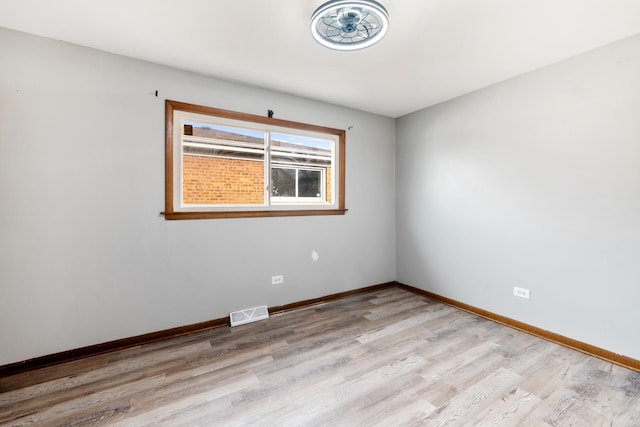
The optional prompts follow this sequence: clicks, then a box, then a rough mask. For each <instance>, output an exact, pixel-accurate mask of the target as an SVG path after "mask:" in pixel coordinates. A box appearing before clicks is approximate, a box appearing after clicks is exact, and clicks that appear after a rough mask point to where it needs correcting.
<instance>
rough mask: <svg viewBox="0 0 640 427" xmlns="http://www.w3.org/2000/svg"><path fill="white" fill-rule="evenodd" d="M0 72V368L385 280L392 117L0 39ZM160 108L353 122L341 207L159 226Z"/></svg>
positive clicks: (390, 253)
mask: <svg viewBox="0 0 640 427" xmlns="http://www.w3.org/2000/svg"><path fill="white" fill-rule="evenodd" d="M203 54H206V53H205V52H203ZM0 64H1V66H0V118H1V119H0V120H1V126H0V196H1V198H2V208H1V209H0V343H1V344H0V365H2V364H7V363H11V362H16V361H21V360H25V359H28V358H32V357H37V356H41V355H45V354H51V353H54V352H58V351H63V350H68V349H73V348H78V347H82V346H86V345H91V344H96V343H101V342H105V341H109V340H114V339H119V338H124V337H130V336H134V335H137V334H143V333H148V332H153V331H158V330H162V329H166V328H171V327H176V326H181V325H187V324H191V323H195V322H200V321H205V320H210V319H215V318H220V317H224V316H226V315H227V314H228V312H229V311H231V310H236V309H242V308H246V307H249V306H253V305H257V304H267V305H270V306H273V305H281V304H287V303H291V302H295V301H301V300H304V299H309V298H314V297H319V296H323V295H327V294H332V293H336V292H341V291H347V290H351V289H355V288H360V287H363V286H369V285H373V284H378V283H382V282H387V281H391V280H393V279H394V278H395V257H394V256H395V246H394V245H395V235H394V232H395V230H394V223H395V218H394V215H395V213H394V209H395V207H394V152H395V146H394V144H395V143H394V140H395V127H394V126H395V123H394V121H393V120H392V119H389V118H384V117H380V116H374V115H371V114H366V113H362V112H358V111H354V110H349V109H345V108H340V107H336V106H332V105H327V104H323V103H320V102H315V101H311V100H306V99H301V98H297V97H293V96H289V95H284V94H280V93H274V92H270V91H266V90H260V89H256V88H251V87H247V86H242V85H236V84H233V83H229V82H225V81H220V80H216V79H213V78H209V77H204V76H201V75H197V74H192V73H188V72H184V71H179V70H176V69H171V68H167V67H163V66H159V65H154V64H149V63H145V62H141V61H137V60H132V59H129V58H125V57H121V56H116V55H111V54H107V53H103V52H98V51H95V50H91V49H86V48H81V47H78V46H74V45H70V44H65V43H61V42H57V41H53V40H49V39H44V38H39V37H35V36H30V35H26V34H22V33H18V32H13V31H9V30H5V29H0ZM156 90H158V91H159V96H158V97H155V95H154V93H155V91H156ZM164 99H173V100H178V101H183V102H189V103H194V104H200V105H207V106H212V107H217V108H224V109H229V110H235V111H241V112H245V113H251V114H260V115H263V114H264V115H266V112H267V110H268V109H272V110H274V111H275V116H276V117H278V118H282V119H286V120H293V121H300V122H306V123H313V124H316V125H320V126H329V127H334V128H340V129H347V128H348V127H349V126H353V129H352V130H350V131H349V132H348V133H347V156H346V157H347V173H346V186H347V188H346V207H347V208H348V209H349V212H348V213H347V214H346V215H345V216H324V217H293V218H259V219H216V220H200V221H165V220H164V218H163V217H162V216H161V215H160V214H159V213H160V212H161V211H162V209H163V207H164ZM313 250H315V251H317V252H318V254H319V256H320V258H319V260H318V261H317V262H313V261H312V259H311V252H312V251H313ZM274 274H283V275H284V279H285V283H284V285H283V286H279V287H274V286H272V285H271V276H272V275H274Z"/></svg>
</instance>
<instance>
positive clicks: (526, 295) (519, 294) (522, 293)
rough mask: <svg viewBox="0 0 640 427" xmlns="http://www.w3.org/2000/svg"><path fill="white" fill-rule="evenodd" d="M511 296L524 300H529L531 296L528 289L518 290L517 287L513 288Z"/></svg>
mask: <svg viewBox="0 0 640 427" xmlns="http://www.w3.org/2000/svg"><path fill="white" fill-rule="evenodd" d="M513 295H515V296H517V297H520V298H526V299H530V298H531V296H530V294H529V289H525V288H519V287H517V286H514V287H513Z"/></svg>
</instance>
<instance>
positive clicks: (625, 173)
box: [396, 35, 640, 359]
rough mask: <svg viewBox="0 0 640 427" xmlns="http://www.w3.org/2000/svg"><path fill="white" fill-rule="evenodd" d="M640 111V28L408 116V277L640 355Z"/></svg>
mask: <svg viewBox="0 0 640 427" xmlns="http://www.w3.org/2000/svg"><path fill="white" fill-rule="evenodd" d="M469 72H472V70H469ZM639 114H640V35H638V36H634V37H632V38H629V39H626V40H623V41H620V42H617V43H615V44H612V45H608V46H605V47H602V48H599V49H597V50H594V51H592V52H589V53H587V54H584V55H581V56H578V57H575V58H572V59H570V60H567V61H564V62H562V63H559V64H556V65H553V66H550V67H547V68H544V69H541V70H538V71H535V72H532V73H529V74H527V75H524V76H521V77H518V78H514V79H512V80H509V81H506V82H503V83H501V84H498V85H495V86H492V87H489V88H486V89H484V90H480V91H477V92H474V93H472V94H469V95H467V96H463V97H461V98H458V99H455V100H452V101H449V102H446V103H443V104H440V105H437V106H434V107H432V108H428V109H425V110H422V111H419V112H416V113H413V114H411V115H408V116H405V117H402V118H400V119H399V120H398V121H397V123H396V127H397V135H396V138H397V139H396V144H397V151H396V157H397V160H396V170H397V174H396V190H397V191H396V200H397V201H396V203H397V204H396V221H397V222H396V224H397V226H396V227H397V228H396V235H397V247H396V251H397V258H396V259H397V266H396V268H397V269H396V277H397V280H398V281H400V282H403V283H406V284H410V285H414V286H417V287H419V288H422V289H426V290H429V291H433V292H435V293H438V294H440V295H444V296H447V297H450V298H453V299H456V300H459V301H462V302H465V303H468V304H471V305H474V306H477V307H480V308H483V309H486V310H489V311H492V312H495V313H498V314H502V315H505V316H509V317H511V318H514V319H517V320H521V321H523V322H526V323H528V324H531V325H535V326H538V327H541V328H544V329H547V330H551V331H554V332H557V333H560V334H563V335H565V336H569V337H571V338H575V339H578V340H581V341H584V342H587V343H590V344H593V345H596V346H600V347H604V348H606V349H609V350H611V351H614V352H618V353H620V354H624V355H627V356H630V357H634V358H636V359H640V339H638V337H639V332H640V330H639V325H640V309H638V302H639V301H640V119H639V118H640V115H639ZM513 286H520V287H525V288H529V289H531V299H530V300H524V299H518V298H515V297H514V296H513V292H512V290H513Z"/></svg>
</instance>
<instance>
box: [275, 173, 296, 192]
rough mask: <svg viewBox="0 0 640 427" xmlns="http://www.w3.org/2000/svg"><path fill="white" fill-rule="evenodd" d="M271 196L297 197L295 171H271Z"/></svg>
mask: <svg viewBox="0 0 640 427" xmlns="http://www.w3.org/2000/svg"><path fill="white" fill-rule="evenodd" d="M271 195H272V196H273V197H296V171H295V169H281V168H272V169H271Z"/></svg>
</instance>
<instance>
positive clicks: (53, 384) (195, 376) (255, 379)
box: [0, 288, 640, 427]
mask: <svg viewBox="0 0 640 427" xmlns="http://www.w3.org/2000/svg"><path fill="white" fill-rule="evenodd" d="M26 425H30V426H32V425H44V426H106V425H118V426H172V427H173V426H195V425H202V426H249V425H250V426H255V425H258V426H275V425H277V426H303V425H304V426H326V425H332V426H335V427H337V426H361V425H363V426H364V425H366V426H385V427H387V426H396V425H397V426H407V425H416V426H417V425H426V426H438V425H441V426H467V425H479V426H527V427H531V426H532V427H551V426H553V427H564V426H569V425H575V426H588V427H591V426H601V425H602V426H605V425H606V426H623V427H628V426H634V427H635V426H640V373H637V372H633V371H630V370H627V369H624V368H621V367H620V366H615V365H612V364H610V363H608V362H603V361H602V360H600V359H595V358H592V357H589V356H587V355H585V354H582V353H579V352H576V351H573V350H570V349H568V348H565V347H561V346H559V345H557V344H553V343H550V342H547V341H543V340H541V339H539V338H536V337H533V336H531V335H528V334H525V333H522V332H519V331H516V330H513V329H510V328H507V327H505V326H502V325H499V324H497V323H494V322H491V321H488V320H486V319H483V318H480V317H477V316H474V315H472V314H469V313H467V312H464V311H460V310H458V309H455V308H453V307H451V306H447V305H443V304H441V303H439V302H437V301H435V300H432V299H429V298H425V297H424V296H420V295H416V294H413V293H410V292H407V291H405V290H402V289H399V288H384V289H378V290H375V291H372V292H369V293H367V294H358V295H353V296H351V297H348V298H344V299H341V300H336V301H332V302H329V303H323V304H317V305H314V306H309V307H305V308H301V309H298V310H294V311H289V312H284V313H279V314H276V315H273V316H271V317H270V318H269V319H266V320H264V321H260V322H256V323H252V324H247V325H243V326H239V327H235V328H228V327H227V328H219V329H213V330H209V331H203V332H199V333H196V334H191V335H186V336H182V337H178V338H175V339H172V340H166V341H161V342H155V343H150V344H146V345H141V346H138V347H134V348H129V349H125V350H121V351H116V352H112V353H109V354H104V355H100V356H96V357H92V358H87V359H83V360H79V361H74V362H71V363H67V364H62V365H58V366H53V367H49V368H45V369H42V370H38V371H33V372H27V373H22V374H18V375H15V376H12V377H6V378H0V426H12V427H15V426H26Z"/></svg>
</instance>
